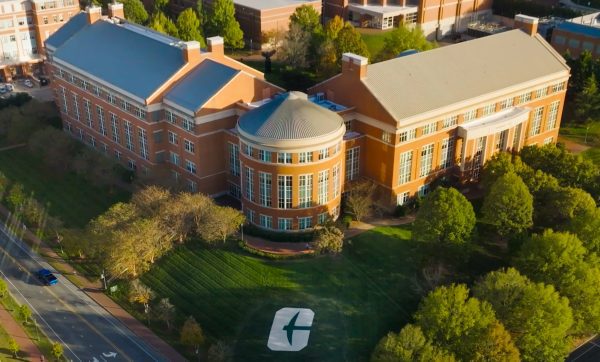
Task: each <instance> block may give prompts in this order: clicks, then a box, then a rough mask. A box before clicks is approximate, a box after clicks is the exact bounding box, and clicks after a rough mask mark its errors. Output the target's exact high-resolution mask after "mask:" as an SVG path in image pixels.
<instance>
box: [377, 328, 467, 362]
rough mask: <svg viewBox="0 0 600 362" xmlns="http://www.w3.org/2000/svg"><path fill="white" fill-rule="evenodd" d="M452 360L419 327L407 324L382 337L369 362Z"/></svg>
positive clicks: (449, 355)
mask: <svg viewBox="0 0 600 362" xmlns="http://www.w3.org/2000/svg"><path fill="white" fill-rule="evenodd" d="M431 361H435V362H454V361H455V358H454V356H453V355H452V354H451V353H449V352H447V351H444V350H443V349H441V348H438V347H436V346H434V345H433V344H432V343H431V341H429V340H428V339H427V338H426V337H425V335H424V334H423V331H421V328H420V327H419V326H415V325H412V324H407V325H405V326H404V328H402V329H401V330H400V332H399V333H398V334H396V333H392V332H390V333H388V334H387V336H385V337H383V338H382V339H381V340H380V341H379V343H377V346H376V347H375V350H374V351H373V354H372V355H371V362H431Z"/></svg>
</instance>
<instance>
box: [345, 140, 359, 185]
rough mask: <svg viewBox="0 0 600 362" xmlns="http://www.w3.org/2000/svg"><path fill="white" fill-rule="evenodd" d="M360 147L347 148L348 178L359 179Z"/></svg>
mask: <svg viewBox="0 0 600 362" xmlns="http://www.w3.org/2000/svg"><path fill="white" fill-rule="evenodd" d="M359 156H360V147H353V148H350V149H347V150H346V180H348V181H352V180H356V179H358V171H359V166H360V165H359Z"/></svg>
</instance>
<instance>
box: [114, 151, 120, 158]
mask: <svg viewBox="0 0 600 362" xmlns="http://www.w3.org/2000/svg"><path fill="white" fill-rule="evenodd" d="M115 158H116V159H117V160H120V159H121V152H120V151H117V150H115Z"/></svg>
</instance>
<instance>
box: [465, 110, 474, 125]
mask: <svg viewBox="0 0 600 362" xmlns="http://www.w3.org/2000/svg"><path fill="white" fill-rule="evenodd" d="M475 118H477V110H476V109H472V110H470V111H468V112H465V113H464V114H463V121H464V122H469V121H472V120H474V119H475Z"/></svg>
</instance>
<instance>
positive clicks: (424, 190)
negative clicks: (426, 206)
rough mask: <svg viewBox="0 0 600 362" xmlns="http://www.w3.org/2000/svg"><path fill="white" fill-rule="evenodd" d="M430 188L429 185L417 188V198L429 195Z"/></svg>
mask: <svg viewBox="0 0 600 362" xmlns="http://www.w3.org/2000/svg"><path fill="white" fill-rule="evenodd" d="M429 190H430V187H429V184H425V185H423V186H421V187H419V196H421V197H425V196H426V195H427V194H428V193H429Z"/></svg>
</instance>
